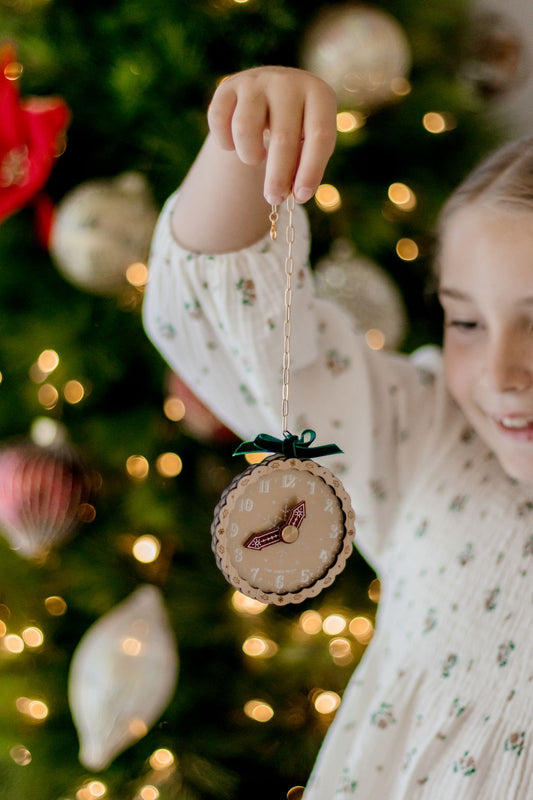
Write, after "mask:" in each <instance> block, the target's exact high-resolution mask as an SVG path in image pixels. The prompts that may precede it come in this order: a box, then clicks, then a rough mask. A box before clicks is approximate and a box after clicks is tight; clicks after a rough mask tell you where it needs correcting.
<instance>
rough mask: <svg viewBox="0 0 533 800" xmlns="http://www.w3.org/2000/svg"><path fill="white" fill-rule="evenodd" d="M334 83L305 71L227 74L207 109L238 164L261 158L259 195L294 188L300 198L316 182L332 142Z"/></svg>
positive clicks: (277, 195) (271, 196)
mask: <svg viewBox="0 0 533 800" xmlns="http://www.w3.org/2000/svg"><path fill="white" fill-rule="evenodd" d="M336 111H337V101H336V96H335V93H334V91H333V89H332V88H331V87H330V86H328V84H327V83H325V82H324V81H323V80H321V79H320V78H318V77H316V76H315V75H312V74H311V73H309V72H304V71H303V70H299V69H292V68H289V67H258V68H255V69H250V70H246V71H244V72H239V73H236V74H235V75H232V76H230V77H229V78H226V79H225V80H224V81H223V82H222V83H221V84H220V85H219V87H218V88H217V90H216V92H215V94H214V96H213V100H212V102H211V105H210V107H209V111H208V122H209V127H210V129H211V132H212V134H213V135H214V136H215V138H216V140H217V141H218V143H219V145H220V146H221V147H222V148H223V149H224V150H234V151H235V153H236V154H237V156H238V158H239V159H240V161H241V162H242V163H243V164H247V165H259V164H262V163H263V162H264V161H265V159H266V169H265V181H264V188H263V191H264V196H265V199H266V200H267V201H268V202H269V203H272V204H275V205H276V204H279V203H281V202H283V200H284V199H285V198H286V197H287V195H288V194H289V192H290V191H291V189H292V191H293V193H294V196H295V199H296V200H297V201H298V202H300V203H304V202H306V201H307V200H309V199H310V198H311V197H312V196H313V194H314V193H315V191H316V189H317V188H318V186H319V184H320V181H321V179H322V176H323V174H324V170H325V168H326V165H327V163H328V160H329V158H330V156H331V155H332V153H333V150H334V148H335V140H336Z"/></svg>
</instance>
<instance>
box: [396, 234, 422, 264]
mask: <svg viewBox="0 0 533 800" xmlns="http://www.w3.org/2000/svg"><path fill="white" fill-rule="evenodd" d="M396 254H397V255H398V257H399V258H401V259H402V261H416V259H417V258H418V256H419V249H418V245H417V243H416V242H415V241H414V240H413V239H407V238H406V239H399V240H398V242H397V244H396Z"/></svg>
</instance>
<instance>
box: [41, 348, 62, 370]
mask: <svg viewBox="0 0 533 800" xmlns="http://www.w3.org/2000/svg"><path fill="white" fill-rule="evenodd" d="M58 365H59V356H58V354H57V353H56V351H55V350H43V352H42V353H41V355H40V356H39V358H38V359H37V366H38V367H39V369H40V370H41V372H45V373H46V374H47V375H49V374H50V373H51V372H53V371H54V370H55V369H56V368H57V366H58Z"/></svg>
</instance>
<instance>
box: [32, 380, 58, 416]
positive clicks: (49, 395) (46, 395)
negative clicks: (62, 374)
mask: <svg viewBox="0 0 533 800" xmlns="http://www.w3.org/2000/svg"><path fill="white" fill-rule="evenodd" d="M37 399H38V400H39V403H40V404H41V405H42V406H44V408H46V409H48V410H51V409H52V408H55V406H56V405H57V401H58V400H59V392H58V391H57V389H56V387H55V386H53V385H52V384H51V383H43V385H42V386H40V387H39V391H38V392H37Z"/></svg>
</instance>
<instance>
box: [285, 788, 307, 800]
mask: <svg viewBox="0 0 533 800" xmlns="http://www.w3.org/2000/svg"><path fill="white" fill-rule="evenodd" d="M304 792H305V786H293V787H292V789H289V791H288V792H287V800H302V797H303V796H304Z"/></svg>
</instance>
